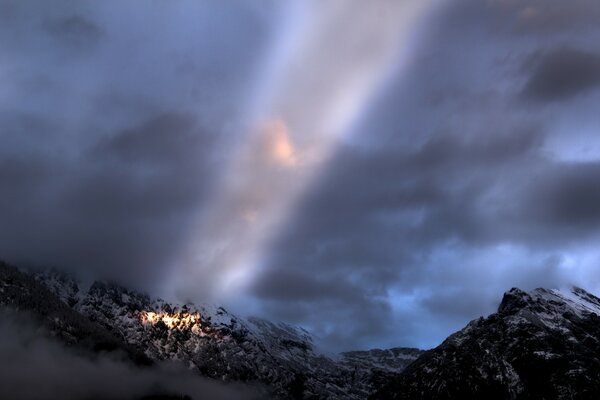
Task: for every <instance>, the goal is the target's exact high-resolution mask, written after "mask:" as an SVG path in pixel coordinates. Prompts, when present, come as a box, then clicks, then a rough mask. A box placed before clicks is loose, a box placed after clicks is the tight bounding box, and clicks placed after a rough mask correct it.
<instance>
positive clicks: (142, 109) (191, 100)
mask: <svg viewBox="0 0 600 400" xmlns="http://www.w3.org/2000/svg"><path fill="white" fill-rule="evenodd" d="M203 4H204V3H203ZM1 7H2V11H3V12H2V13H0V19H2V23H1V24H0V59H1V60H2V61H1V62H0V82H1V83H2V89H0V141H1V145H0V193H2V195H1V196H0V204H1V205H2V207H1V209H0V221H2V222H1V225H2V228H1V229H0V241H1V244H0V254H2V258H4V259H7V260H11V261H12V262H15V263H20V264H35V265H40V266H41V265H55V266H58V267H65V268H68V269H72V270H77V271H80V272H81V273H83V274H90V275H92V276H100V277H107V278H112V279H118V280H124V281H125V283H127V284H130V285H134V286H141V287H146V288H151V287H153V286H155V285H158V282H160V281H161V279H160V278H162V277H164V276H165V275H168V273H169V267H170V266H172V265H174V264H176V263H177V262H178V260H177V257H178V255H179V249H180V248H181V246H182V245H184V243H185V242H186V240H187V236H186V235H187V234H188V232H189V229H190V228H191V227H192V226H193V224H194V223H195V221H196V216H197V214H198V213H199V212H200V210H201V209H202V207H203V205H204V203H205V201H206V199H207V196H209V194H210V192H211V190H212V187H213V184H214V181H215V179H216V178H217V177H218V176H219V171H220V170H221V169H222V168H223V162H224V159H226V157H227V154H228V153H229V151H228V150H227V149H229V147H228V146H230V145H231V144H232V143H235V141H236V139H239V138H240V137H242V135H243V130H242V128H241V122H240V121H239V118H238V114H239V113H240V110H243V109H244V107H245V106H246V104H245V101H246V100H247V96H246V94H245V90H246V89H247V87H248V86H249V85H250V84H249V82H248V81H249V79H250V78H252V77H253V74H254V71H255V68H256V65H257V64H259V63H260V60H261V58H260V57H261V54H262V52H263V51H264V49H265V48H266V47H267V45H268V41H269V39H268V38H267V36H266V34H267V33H268V32H269V30H270V29H271V27H270V23H269V22H268V21H266V20H265V18H266V17H265V15H266V14H268V13H266V14H265V13H263V14H264V15H261V13H260V12H261V10H259V9H258V8H256V9H253V8H251V7H249V5H248V4H247V3H245V2H240V8H239V9H237V8H235V7H233V6H232V5H225V4H224V5H219V4H218V3H217V2H207V3H205V4H204V5H203V6H192V5H191V3H185V4H184V3H177V4H172V5H171V6H167V5H166V4H163V3H153V4H152V5H147V6H146V7H138V6H136V5H133V4H129V5H128V4H123V3H121V2H105V3H102V4H100V3H95V2H78V3H73V2H60V1H59V2H55V3H53V4H52V5H50V4H49V3H47V2H38V3H27V4H25V3H23V2H11V1H9V2H3V3H2V5H1ZM184 11H185V12H184ZM263 11H264V10H263ZM182 13H183V14H182ZM117 16H118V18H117ZM175 22H177V23H175ZM155 24H158V25H160V26H161V28H160V29H156V30H154V29H150V28H149V27H151V26H158V25H155ZM190 37H194V38H195V39H194V40H189V39H190ZM215 38H219V39H218V40H217V41H216V39H215Z"/></svg>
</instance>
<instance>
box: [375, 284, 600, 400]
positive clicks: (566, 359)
mask: <svg viewBox="0 0 600 400" xmlns="http://www.w3.org/2000/svg"><path fill="white" fill-rule="evenodd" d="M599 315H600V299H599V298H597V297H595V296H593V295H592V294H590V293H588V292H586V291H585V290H583V289H580V288H576V287H573V288H570V289H565V290H548V289H536V290H533V291H531V292H525V291H522V290H519V289H511V290H510V291H508V292H506V293H505V294H504V297H503V299H502V302H501V304H500V306H499V308H498V312H497V313H495V314H492V315H490V316H489V317H487V318H480V319H478V320H474V321H472V322H470V323H469V324H468V325H467V326H466V327H465V328H464V329H462V330H461V331H459V332H457V333H455V334H453V335H451V336H450V337H448V338H447V339H446V340H445V341H444V342H443V343H442V344H441V345H440V346H438V347H437V348H435V349H433V350H430V351H428V352H426V353H425V354H423V355H422V356H421V357H420V358H419V359H418V360H417V361H415V362H414V363H412V364H411V365H410V366H408V367H407V368H406V369H405V370H404V371H402V373H401V374H400V375H399V376H398V377H396V378H395V379H393V380H392V381H391V382H390V383H388V384H387V385H386V386H384V387H383V388H381V389H380V390H379V391H378V392H377V393H376V394H375V395H373V396H372V398H373V399H599V398H600V317H599Z"/></svg>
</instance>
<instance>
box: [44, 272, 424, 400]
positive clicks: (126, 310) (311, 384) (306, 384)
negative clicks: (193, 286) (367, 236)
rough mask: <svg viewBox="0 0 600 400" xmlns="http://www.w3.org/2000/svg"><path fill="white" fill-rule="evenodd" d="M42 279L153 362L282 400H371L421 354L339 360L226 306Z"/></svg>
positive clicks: (302, 334)
mask: <svg viewBox="0 0 600 400" xmlns="http://www.w3.org/2000/svg"><path fill="white" fill-rule="evenodd" d="M36 278H37V280H38V281H39V282H40V283H42V284H43V285H44V286H46V287H47V288H48V289H49V290H51V291H52V292H53V293H54V294H55V295H56V296H58V297H60V298H61V299H62V301H63V302H64V303H65V304H68V305H70V306H71V307H72V309H73V310H74V311H76V312H77V313H79V314H80V315H82V316H84V317H86V318H88V319H89V320H90V321H91V322H93V323H95V324H98V325H100V326H102V327H103V328H104V329H106V330H107V331H109V332H110V333H111V334H113V335H115V336H117V337H119V338H120V339H121V340H122V341H123V342H124V343H126V344H127V345H128V346H131V347H134V348H137V349H140V350H142V351H143V352H144V353H145V355H146V356H147V357H148V358H149V359H151V360H155V361H161V360H175V361H180V362H182V363H184V364H185V365H186V366H187V367H188V368H190V369H191V370H194V371H197V372H198V373H200V374H201V375H204V376H208V377H211V378H214V379H218V380H222V381H227V382H231V381H240V382H257V383H260V384H264V385H266V386H267V387H269V388H270V389H271V390H272V392H273V396H275V397H280V398H299V399H302V398H304V399H365V398H367V397H368V395H369V394H371V393H373V391H374V390H376V389H377V388H378V387H379V386H380V385H381V384H382V383H383V382H384V381H386V380H387V379H389V378H390V377H392V376H394V375H395V374H397V373H398V372H399V371H401V370H402V369H403V368H404V367H405V366H406V365H407V364H408V363H409V362H411V361H413V360H415V359H416V358H417V357H418V355H419V354H420V353H421V351H420V350H417V349H402V348H398V349H391V350H372V351H368V352H351V353H344V354H342V355H340V359H339V360H333V359H331V358H329V357H326V356H324V355H321V354H319V353H318V352H317V351H315V350H314V346H313V338H312V337H311V336H310V334H309V333H308V332H306V331H304V330H303V329H301V328H297V327H293V326H290V325H287V324H283V323H273V322H270V321H266V320H263V319H259V318H248V319H244V318H240V317H238V316H236V315H234V314H231V313H230V312H228V311H227V310H225V309H223V308H222V307H215V306H209V305H194V304H171V303H167V302H165V301H163V300H161V299H151V298H150V297H148V296H147V295H144V294H140V293H137V292H135V291H132V290H128V289H126V288H123V287H120V286H118V285H114V284H107V283H103V282H95V283H93V284H92V285H91V286H90V287H89V288H88V289H85V288H83V287H82V286H81V285H80V284H79V283H78V282H76V281H75V280H74V279H73V278H71V277H69V276H66V275H63V274H57V273H41V274H37V275H36Z"/></svg>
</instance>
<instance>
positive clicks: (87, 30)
mask: <svg viewBox="0 0 600 400" xmlns="http://www.w3.org/2000/svg"><path fill="white" fill-rule="evenodd" d="M43 27H44V29H45V30H46V32H48V33H49V34H50V35H52V36H54V37H55V38H56V39H57V40H59V41H61V42H63V43H65V44H66V45H68V46H71V47H73V48H76V49H84V48H85V47H89V46H94V45H96V44H97V43H98V42H99V41H100V39H101V38H102V35H103V33H102V29H100V27H99V26H98V25H96V24H95V23H94V22H93V21H91V20H90V19H88V18H85V17H83V16H81V15H71V16H68V17H61V18H54V19H47V20H45V21H44V22H43Z"/></svg>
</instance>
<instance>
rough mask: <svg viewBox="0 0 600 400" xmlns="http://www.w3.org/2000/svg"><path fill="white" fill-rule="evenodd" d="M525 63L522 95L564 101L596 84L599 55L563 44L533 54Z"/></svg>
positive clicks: (591, 88) (537, 98)
mask: <svg viewBox="0 0 600 400" xmlns="http://www.w3.org/2000/svg"><path fill="white" fill-rule="evenodd" d="M528 64H529V71H530V76H529V78H528V80H527V82H526V84H525V87H524V88H523V91H522V95H523V96H524V97H525V98H528V99H531V100H535V101H558V100H564V99H568V98H571V97H574V96H576V95H579V94H583V93H585V92H588V91H591V90H593V89H594V88H596V87H598V86H599V85H600V56H599V55H597V54H595V53H590V52H586V51H582V50H578V49H573V48H568V47H563V48H559V49H556V50H552V51H548V52H540V53H537V54H535V55H533V56H532V57H531V58H530V59H529V60H528Z"/></svg>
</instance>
